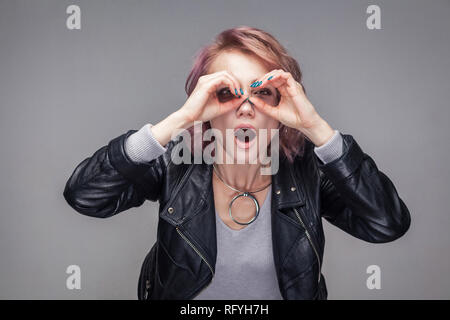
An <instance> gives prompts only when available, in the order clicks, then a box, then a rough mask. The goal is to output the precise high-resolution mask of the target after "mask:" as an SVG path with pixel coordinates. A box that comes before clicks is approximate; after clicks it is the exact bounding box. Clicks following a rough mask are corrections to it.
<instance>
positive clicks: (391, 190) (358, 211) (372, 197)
mask: <svg viewBox="0 0 450 320" xmlns="http://www.w3.org/2000/svg"><path fill="white" fill-rule="evenodd" d="M342 136H343V138H344V140H343V142H344V145H343V147H344V152H343V154H342V155H341V156H340V157H339V158H337V159H334V160H333V161H331V162H328V163H323V162H322V161H321V160H320V159H319V158H316V159H317V163H318V167H319V169H320V176H321V182H320V197H321V210H320V213H321V216H322V217H324V218H325V219H326V220H328V221H329V222H330V223H332V224H333V225H335V226H337V227H338V228H340V229H342V230H344V231H346V232H347V233H349V234H351V235H353V236H354V237H357V238H359V239H362V240H365V241H367V242H372V243H383V242H390V241H394V240H395V239H397V238H400V237H401V236H402V235H403V234H405V232H406V231H407V230H408V229H409V226H410V223H411V217H410V213H409V210H408V208H407V207H406V205H405V203H404V202H403V201H402V199H400V197H399V195H398V193H397V191H396V189H395V187H394V185H393V183H392V181H391V180H390V179H389V178H388V177H387V176H386V175H385V174H384V173H383V172H381V171H379V170H378V168H377V166H376V164H375V162H374V160H373V159H372V158H371V157H370V156H369V155H367V154H365V153H364V152H363V151H362V150H361V148H360V146H359V145H358V144H357V142H356V141H355V140H354V138H353V137H352V136H351V135H347V134H343V135H342Z"/></svg>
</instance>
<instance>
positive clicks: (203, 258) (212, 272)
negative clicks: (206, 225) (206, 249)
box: [175, 227, 214, 296]
mask: <svg viewBox="0 0 450 320" xmlns="http://www.w3.org/2000/svg"><path fill="white" fill-rule="evenodd" d="M175 229H177V232H178V234H179V235H180V236H181V237H182V238H183V240H184V241H186V243H187V244H188V245H189V246H190V247H191V248H192V249H194V251H195V252H196V253H197V254H198V255H199V256H200V258H202V260H203V261H204V262H205V263H206V265H207V266H208V268H209V270H210V271H211V274H212V276H213V277H214V271H213V268H212V267H211V265H210V264H209V262H208V261H207V260H206V258H205V257H204V256H203V255H202V254H201V253H200V251H198V249H197V248H196V247H195V246H194V245H193V244H192V242H191V241H189V239H188V238H187V237H186V236H185V235H184V234H183V233H182V232H181V231H180V229H179V228H178V227H175ZM211 282H212V278H211V281H210V282H209V283H208V285H206V286H205V287H204V288H203V289H202V290H200V292H198V293H197V294H196V296H198V295H199V294H200V293H201V292H202V291H203V290H205V289H206V287H208V286H209V285H210V284H211Z"/></svg>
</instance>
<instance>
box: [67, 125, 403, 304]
mask: <svg viewBox="0 0 450 320" xmlns="http://www.w3.org/2000/svg"><path fill="white" fill-rule="evenodd" d="M135 131H137V130H129V131H128V132H126V133H124V134H122V135H120V136H118V137H117V138H115V139H113V140H111V141H110V142H109V143H108V145H106V146H103V147H102V148H100V149H99V150H97V151H96V152H95V153H94V154H93V155H92V156H91V157H89V158H87V159H85V160H84V161H82V162H81V163H80V164H79V165H78V166H77V167H76V168H75V170H74V172H73V173H72V175H71V177H70V178H69V180H68V181H67V184H66V187H65V190H64V197H65V199H66V201H67V202H68V203H69V204H70V206H71V207H73V208H74V209H75V210H76V211H78V212H80V213H82V214H84V215H88V216H93V217H99V218H106V217H110V216H112V215H115V214H117V213H119V212H122V211H124V210H127V209H129V208H131V207H138V206H140V205H142V204H143V202H144V201H145V200H150V201H159V203H160V209H159V223H158V231H157V241H156V243H155V244H154V246H153V247H152V249H151V250H150V252H149V254H148V255H147V257H146V258H145V260H144V263H143V266H142V269H141V275H140V279H139V285H138V297H139V299H192V298H193V297H195V296H196V295H197V294H198V293H199V292H200V291H201V290H202V289H203V288H205V287H206V286H207V285H208V284H209V282H210V281H211V280H212V277H213V276H214V271H215V263H216V255H217V247H216V225H215V210H214V198H213V191H212V190H213V189H212V177H211V175H212V166H211V165H208V164H204V163H203V164H181V165H175V164H173V163H172V162H171V160H170V153H171V150H172V148H173V147H174V145H175V144H176V142H175V141H171V142H169V144H168V145H167V146H166V147H167V149H168V152H166V153H165V154H163V155H161V156H160V157H158V158H157V159H155V160H153V161H151V162H149V163H144V164H136V163H133V162H132V161H131V159H130V158H129V157H128V156H127V155H126V153H125V149H124V142H125V139H126V138H127V137H128V136H129V135H130V134H132V133H134V132H135ZM342 135H343V140H344V141H343V142H344V143H343V144H344V153H343V154H342V155H341V156H340V157H339V158H338V159H335V160H333V161H332V162H329V163H327V164H324V163H322V161H321V160H320V159H319V158H318V157H317V156H316V155H315V153H314V150H313V147H314V145H313V144H312V143H311V142H310V141H309V140H306V141H305V142H306V145H305V149H304V150H305V151H304V154H303V156H301V157H297V158H296V159H295V161H294V162H293V163H289V162H288V161H287V160H286V159H285V158H281V159H280V167H279V170H278V173H277V174H275V175H274V176H273V177H272V204H271V210H272V218H271V219H272V241H273V255H274V262H275V268H276V272H277V277H278V284H279V289H280V292H281V295H282V296H283V298H284V299H326V298H327V295H328V294H327V289H326V284H325V279H324V277H323V275H322V274H321V266H322V257H323V249H324V241H325V238H324V233H323V228H322V217H324V218H325V219H326V220H328V221H329V222H330V223H332V224H333V225H335V226H337V227H339V228H341V229H342V230H344V231H346V232H347V233H349V234H351V235H353V236H355V237H356V238H359V239H362V240H364V241H368V242H372V243H382V242H389V241H393V240H395V239H397V238H399V237H401V236H402V235H403V234H404V233H405V232H406V231H407V230H408V228H409V226H410V214H409V211H408V208H407V207H406V206H405V204H404V202H403V201H402V200H401V199H400V197H399V195H398V194H397V191H396V189H395V187H394V185H393V184H392V182H391V181H390V179H389V178H388V177H387V176H386V175H385V174H384V173H382V172H381V171H379V170H378V168H377V166H376V165H375V162H374V161H373V159H372V158H371V157H370V156H368V155H367V154H365V153H364V152H363V151H362V150H361V148H360V147H359V145H358V144H357V143H356V141H355V140H354V138H353V137H352V136H351V135H347V134H342Z"/></svg>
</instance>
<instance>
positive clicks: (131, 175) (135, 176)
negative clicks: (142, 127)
mask: <svg viewBox="0 0 450 320" xmlns="http://www.w3.org/2000/svg"><path fill="white" fill-rule="evenodd" d="M135 132H137V130H129V131H128V132H127V133H124V134H122V135H120V136H118V137H116V138H114V139H112V140H111V141H110V142H109V143H108V158H109V161H110V162H111V165H112V166H113V167H114V168H115V169H116V170H117V171H118V172H119V173H121V174H122V175H123V176H124V177H126V178H128V179H130V180H132V181H135V182H139V181H140V179H141V178H142V177H143V176H144V174H145V173H146V172H147V171H148V169H149V168H150V167H151V164H149V163H135V162H133V161H132V160H131V159H130V158H129V157H128V155H127V154H126V152H125V141H126V139H127V138H128V137H129V136H130V135H132V134H133V133H135Z"/></svg>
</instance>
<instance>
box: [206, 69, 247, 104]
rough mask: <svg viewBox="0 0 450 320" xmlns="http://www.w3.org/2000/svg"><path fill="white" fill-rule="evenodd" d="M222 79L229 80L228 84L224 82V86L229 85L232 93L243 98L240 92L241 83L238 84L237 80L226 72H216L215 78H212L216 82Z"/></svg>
mask: <svg viewBox="0 0 450 320" xmlns="http://www.w3.org/2000/svg"><path fill="white" fill-rule="evenodd" d="M222 78H227V79H228V80H229V81H227V82H224V83H223V84H226V85H228V86H229V89H230V91H231V93H232V94H233V95H235V96H236V97H238V98H239V97H240V96H241V93H240V90H239V83H238V82H237V80H236V79H235V78H234V77H233V76H232V75H231V74H230V73H229V72H228V71H226V70H223V71H219V72H216V73H215V74H214V77H212V79H216V80H217V79H222Z"/></svg>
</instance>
